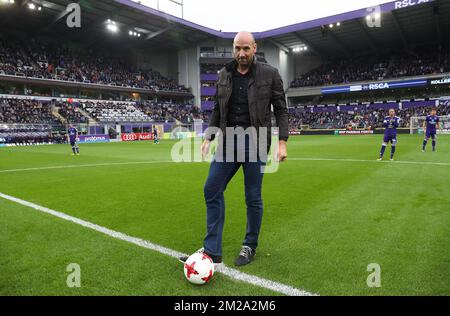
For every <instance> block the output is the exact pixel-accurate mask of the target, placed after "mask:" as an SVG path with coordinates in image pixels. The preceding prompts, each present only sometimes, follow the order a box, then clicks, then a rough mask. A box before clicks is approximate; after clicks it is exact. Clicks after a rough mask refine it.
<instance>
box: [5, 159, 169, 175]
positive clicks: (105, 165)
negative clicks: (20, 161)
mask: <svg viewBox="0 0 450 316" xmlns="http://www.w3.org/2000/svg"><path fill="white" fill-rule="evenodd" d="M157 163H173V161H170V160H165V161H131V162H106V163H96V164H87V165H61V166H49V167H36V168H24V169H9V170H8V169H7V170H0V173H9V172H23V171H39V170H53V169H73V168H92V167H110V166H127V165H149V164H157Z"/></svg>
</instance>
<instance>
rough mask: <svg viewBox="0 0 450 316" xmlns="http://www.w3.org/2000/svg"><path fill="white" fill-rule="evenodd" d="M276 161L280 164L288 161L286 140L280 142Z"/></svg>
mask: <svg viewBox="0 0 450 316" xmlns="http://www.w3.org/2000/svg"><path fill="white" fill-rule="evenodd" d="M276 159H277V161H279V162H283V161H286V159H287V144H286V142H285V141H284V140H280V141H279V142H278V155H277V157H276Z"/></svg>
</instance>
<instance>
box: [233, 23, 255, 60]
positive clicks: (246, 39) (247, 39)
mask: <svg viewBox="0 0 450 316" xmlns="http://www.w3.org/2000/svg"><path fill="white" fill-rule="evenodd" d="M256 49H257V45H256V42H255V38H254V37H253V34H252V33H250V32H245V31H242V32H239V33H238V34H237V35H236V37H235V38H234V42H233V52H234V58H235V59H236V61H237V62H238V64H239V66H241V67H244V68H245V67H249V66H250V65H251V63H252V62H253V58H254V57H255V53H256Z"/></svg>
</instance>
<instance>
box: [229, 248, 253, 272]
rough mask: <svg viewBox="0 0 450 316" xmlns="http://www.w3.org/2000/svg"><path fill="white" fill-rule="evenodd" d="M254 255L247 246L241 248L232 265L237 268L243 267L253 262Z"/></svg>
mask: <svg viewBox="0 0 450 316" xmlns="http://www.w3.org/2000/svg"><path fill="white" fill-rule="evenodd" d="M255 255H256V250H255V249H252V248H250V247H249V246H242V249H241V252H240V253H239V257H237V258H236V260H234V264H235V265H236V266H238V267H241V266H245V265H247V264H249V263H250V262H252V261H253V259H254V257H255Z"/></svg>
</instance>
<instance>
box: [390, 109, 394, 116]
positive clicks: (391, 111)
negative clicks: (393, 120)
mask: <svg viewBox="0 0 450 316" xmlns="http://www.w3.org/2000/svg"><path fill="white" fill-rule="evenodd" d="M389 116H390V117H394V116H395V110H394V109H390V110H389Z"/></svg>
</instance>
